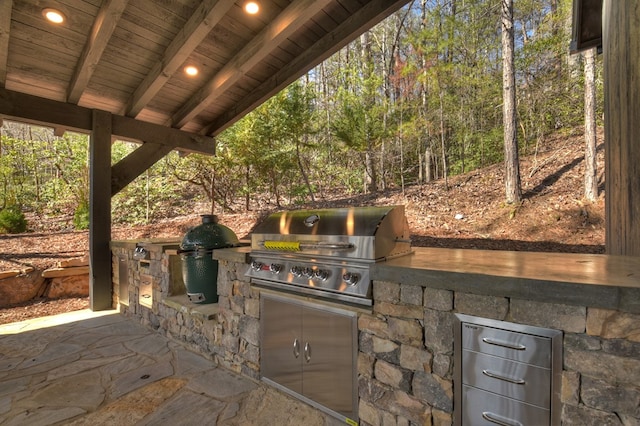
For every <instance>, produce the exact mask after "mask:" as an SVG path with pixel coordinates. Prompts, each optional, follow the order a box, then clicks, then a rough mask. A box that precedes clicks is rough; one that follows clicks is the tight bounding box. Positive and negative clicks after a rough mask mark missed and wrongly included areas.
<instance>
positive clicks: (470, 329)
mask: <svg viewBox="0 0 640 426" xmlns="http://www.w3.org/2000/svg"><path fill="white" fill-rule="evenodd" d="M456 317H457V322H456V329H455V379H454V380H455V383H454V388H455V390H454V404H455V406H454V411H455V423H456V425H461V426H470V425H473V426H476V425H496V424H497V425H504V426H526V425H532V426H540V425H559V424H560V382H561V376H562V332H561V331H558V330H551V329H546V328H540V327H533V326H525V325H521V324H514V323H509V322H504V321H497V320H491V319H487V318H478V317H472V316H469V315H462V314H458V315H456Z"/></svg>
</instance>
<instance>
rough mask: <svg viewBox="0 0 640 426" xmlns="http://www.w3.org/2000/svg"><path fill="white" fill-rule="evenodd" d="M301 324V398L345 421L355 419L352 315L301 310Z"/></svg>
mask: <svg viewBox="0 0 640 426" xmlns="http://www.w3.org/2000/svg"><path fill="white" fill-rule="evenodd" d="M302 323H303V335H304V339H303V348H302V352H303V361H302V372H303V373H302V377H303V379H302V382H303V392H302V394H303V395H304V396H306V397H307V398H310V399H312V400H314V401H316V402H318V403H320V404H322V405H324V406H326V407H329V408H331V409H332V410H334V411H336V412H338V413H340V414H343V415H344V416H346V417H348V418H351V419H354V418H357V413H356V412H355V407H354V401H357V398H356V395H355V389H354V387H355V385H354V383H355V371H356V362H355V359H354V358H355V353H356V352H355V349H354V345H355V343H356V342H357V337H356V333H357V326H356V317H355V315H348V314H341V313H335V312H330V311H326V310H324V309H322V310H321V309H315V308H310V307H304V308H303V315H302Z"/></svg>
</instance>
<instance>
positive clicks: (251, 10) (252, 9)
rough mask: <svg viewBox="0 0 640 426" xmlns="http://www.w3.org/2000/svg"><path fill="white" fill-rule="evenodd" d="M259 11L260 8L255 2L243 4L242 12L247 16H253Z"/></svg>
mask: <svg viewBox="0 0 640 426" xmlns="http://www.w3.org/2000/svg"><path fill="white" fill-rule="evenodd" d="M259 10H260V6H259V5H258V3H257V2H255V1H248V2H246V3H245V4H244V11H245V12H247V13H248V14H249V15H255V14H256V13H258V11H259Z"/></svg>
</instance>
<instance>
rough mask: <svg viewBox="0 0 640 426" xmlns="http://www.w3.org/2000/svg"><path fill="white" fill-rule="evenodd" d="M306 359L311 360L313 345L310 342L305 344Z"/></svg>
mask: <svg viewBox="0 0 640 426" xmlns="http://www.w3.org/2000/svg"><path fill="white" fill-rule="evenodd" d="M304 359H305V361H307V362H309V361H311V345H310V344H309V342H307V343H305V344H304Z"/></svg>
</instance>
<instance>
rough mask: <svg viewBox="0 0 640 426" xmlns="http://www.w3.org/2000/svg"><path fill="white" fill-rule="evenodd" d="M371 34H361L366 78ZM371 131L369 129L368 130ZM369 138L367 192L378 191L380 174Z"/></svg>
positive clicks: (368, 100) (369, 68) (370, 65)
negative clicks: (377, 172)
mask: <svg viewBox="0 0 640 426" xmlns="http://www.w3.org/2000/svg"><path fill="white" fill-rule="evenodd" d="M370 38H371V34H370V33H369V31H367V32H365V33H363V34H362V35H361V36H360V43H361V47H362V50H361V52H360V59H361V66H362V68H363V70H364V73H365V76H366V78H369V77H370V76H371V74H372V73H373V60H372V55H371V39H370ZM364 102H365V103H366V104H367V106H372V105H373V103H374V102H375V100H374V99H373V98H372V96H370V95H368V94H367V95H366V96H365V99H364ZM367 133H369V131H367ZM366 137H367V138H369V140H367V141H366V144H367V148H366V152H365V188H366V190H365V192H366V193H374V192H378V176H377V174H376V165H375V152H374V148H373V145H372V141H371V139H370V138H371V135H370V134H367V135H366Z"/></svg>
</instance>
